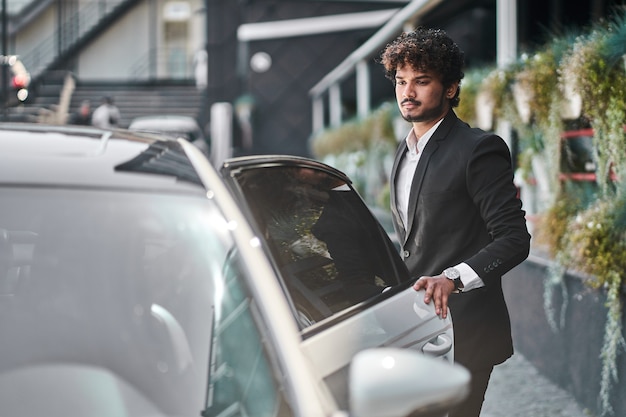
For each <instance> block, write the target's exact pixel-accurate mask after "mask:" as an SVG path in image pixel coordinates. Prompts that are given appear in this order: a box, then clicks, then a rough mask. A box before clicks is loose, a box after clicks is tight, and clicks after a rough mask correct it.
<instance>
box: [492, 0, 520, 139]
mask: <svg viewBox="0 0 626 417" xmlns="http://www.w3.org/2000/svg"><path fill="white" fill-rule="evenodd" d="M497 1H498V3H497V6H496V7H497V17H496V28H497V31H496V32H497V33H496V45H497V62H498V68H503V67H506V66H507V65H509V64H510V63H512V62H514V61H515V59H517V0H497ZM496 133H497V134H498V135H499V136H500V137H502V139H504V141H505V142H506V143H507V144H508V145H509V148H511V146H512V137H511V123H510V122H509V121H508V120H499V121H498V123H497V126H496Z"/></svg>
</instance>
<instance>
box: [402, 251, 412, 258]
mask: <svg viewBox="0 0 626 417" xmlns="http://www.w3.org/2000/svg"><path fill="white" fill-rule="evenodd" d="M409 255H410V253H409V251H408V250H405V251H403V252H402V258H408V257H409Z"/></svg>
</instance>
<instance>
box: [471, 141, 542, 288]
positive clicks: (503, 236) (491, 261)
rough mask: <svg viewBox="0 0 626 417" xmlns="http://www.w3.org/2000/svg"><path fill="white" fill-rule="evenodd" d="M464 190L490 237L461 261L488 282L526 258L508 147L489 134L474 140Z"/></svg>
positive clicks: (522, 217) (527, 242)
mask: <svg viewBox="0 0 626 417" xmlns="http://www.w3.org/2000/svg"><path fill="white" fill-rule="evenodd" d="M466 178H467V190H468V192H469V194H470V196H471V198H472V199H473V201H474V204H475V205H476V207H477V208H478V210H479V213H480V216H481V217H482V219H483V221H484V223H485V227H486V229H487V233H488V235H489V238H490V242H488V243H487V244H486V245H485V246H484V247H483V248H482V249H481V250H480V251H479V252H478V253H476V254H475V255H474V256H472V257H471V258H469V259H467V260H466V261H465V262H466V263H467V264H468V265H469V266H470V267H471V268H472V269H473V270H474V271H476V273H477V274H478V275H479V276H480V278H481V279H482V280H483V281H484V282H485V284H486V285H489V280H490V278H491V277H501V276H502V275H504V274H505V273H506V272H508V271H509V270H510V269H512V268H513V267H515V266H516V265H518V264H519V263H521V262H522V261H523V260H524V259H526V258H527V257H528V253H529V251H530V235H529V233H528V229H527V227H526V218H525V212H524V211H523V210H522V202H521V200H520V199H519V198H518V194H517V188H516V187H515V184H514V183H513V169H512V164H511V155H510V152H509V148H508V146H507V145H506V143H505V142H504V141H503V140H502V138H500V137H498V136H496V135H493V134H489V135H485V136H484V137H483V138H482V139H481V140H479V141H477V144H476V146H475V147H474V149H473V152H472V156H471V157H470V159H469V160H468V163H467V175H466Z"/></svg>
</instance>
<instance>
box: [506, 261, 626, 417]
mask: <svg viewBox="0 0 626 417" xmlns="http://www.w3.org/2000/svg"><path fill="white" fill-rule="evenodd" d="M548 265H549V261H548V260H547V259H545V258H541V257H534V256H531V257H530V258H529V259H528V260H526V261H525V262H524V263H522V264H521V265H519V266H518V267H516V268H515V269H513V270H512V271H510V272H509V273H508V274H507V275H506V276H505V278H504V280H503V288H504V293H505V296H506V300H507V304H508V306H509V311H510V314H511V322H512V326H513V342H514V345H515V349H516V350H517V351H519V352H521V353H522V354H523V355H524V356H525V357H526V358H527V359H528V360H529V361H530V362H531V363H532V364H533V365H535V366H536V367H537V369H538V370H539V371H540V372H541V373H542V374H544V375H545V376H546V377H547V378H549V379H550V380H552V381H553V382H554V383H556V384H557V385H559V386H560V387H562V388H563V389H565V390H567V391H569V392H570V393H572V395H573V396H574V397H575V398H576V399H577V401H578V402H579V403H580V404H581V405H582V406H584V407H586V408H588V409H590V410H593V411H595V415H600V403H599V395H600V394H599V393H600V381H601V372H602V361H601V359H600V352H601V348H602V343H603V338H604V325H605V323H606V316H607V308H606V307H605V305H604V304H605V302H606V294H605V292H604V291H602V290H594V289H591V288H590V287H588V286H587V285H585V284H584V282H583V280H582V278H581V276H579V275H576V274H567V275H566V277H565V280H564V287H558V286H557V287H556V288H554V291H553V292H552V297H551V300H552V305H553V307H554V310H553V312H554V314H553V315H552V317H554V318H555V319H556V321H557V323H558V322H559V321H560V317H559V315H560V314H561V311H563V316H562V317H563V320H562V321H561V322H562V326H560V328H559V329H558V330H556V331H554V330H553V329H552V328H551V326H550V325H549V323H548V315H547V313H546V309H545V308H544V288H545V286H544V282H545V279H546V274H547V268H548ZM624 302H626V296H623V303H624ZM564 303H565V304H564ZM622 323H626V319H625V315H624V313H622ZM618 369H619V378H620V381H619V382H615V383H614V386H613V389H612V392H611V405H612V407H613V410H614V415H615V416H624V415H626V397H625V396H624V395H622V394H623V393H624V392H626V352H624V351H623V349H622V350H621V353H620V356H619V357H618Z"/></svg>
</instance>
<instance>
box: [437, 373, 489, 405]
mask: <svg viewBox="0 0 626 417" xmlns="http://www.w3.org/2000/svg"><path fill="white" fill-rule="evenodd" d="M492 371H493V367H492V368H488V369H481V370H479V371H472V372H471V374H472V381H471V383H470V394H469V397H467V398H466V399H465V401H463V402H462V403H461V404H459V405H458V406H457V407H455V408H454V410H452V411H451V412H450V413H449V414H448V417H480V410H481V408H482V407H483V401H484V400H485V392H486V391H487V385H489V378H490V377H491V372H492Z"/></svg>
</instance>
